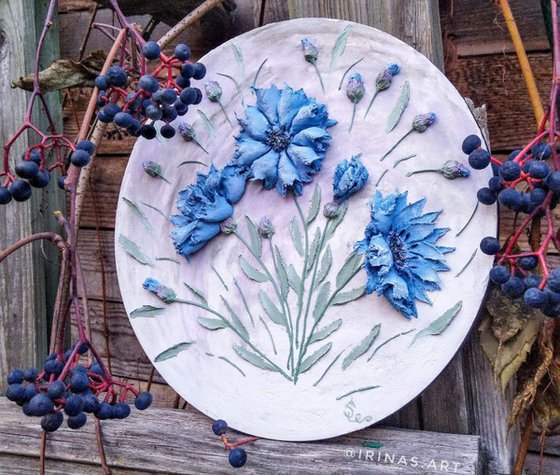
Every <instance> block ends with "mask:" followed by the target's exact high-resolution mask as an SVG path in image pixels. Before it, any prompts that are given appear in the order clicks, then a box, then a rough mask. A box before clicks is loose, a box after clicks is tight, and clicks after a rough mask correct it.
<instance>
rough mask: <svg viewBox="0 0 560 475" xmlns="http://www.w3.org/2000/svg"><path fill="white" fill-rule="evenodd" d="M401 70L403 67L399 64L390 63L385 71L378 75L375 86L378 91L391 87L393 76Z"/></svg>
mask: <svg viewBox="0 0 560 475" xmlns="http://www.w3.org/2000/svg"><path fill="white" fill-rule="evenodd" d="M400 70H401V68H400V67H399V65H398V64H388V65H387V67H386V68H385V69H384V70H383V72H381V73H379V75H378V76H377V79H376V80H375V88H376V89H377V90H378V91H384V90H385V89H389V88H390V87H391V81H392V80H393V76H396V75H397V74H399V72H400Z"/></svg>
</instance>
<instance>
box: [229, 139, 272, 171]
mask: <svg viewBox="0 0 560 475" xmlns="http://www.w3.org/2000/svg"><path fill="white" fill-rule="evenodd" d="M270 148H271V147H270V146H268V145H266V144H264V143H263V142H258V141H256V140H253V139H251V138H250V137H249V136H246V137H240V138H238V140H237V150H236V151H235V152H234V154H233V158H234V160H233V163H234V164H235V165H238V166H239V167H241V168H246V167H250V166H251V164H252V163H253V162H254V161H255V160H256V159H258V158H260V157H262V156H263V155H265V154H266V153H268V152H269V151H270Z"/></svg>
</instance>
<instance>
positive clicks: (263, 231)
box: [257, 216, 275, 239]
mask: <svg viewBox="0 0 560 475" xmlns="http://www.w3.org/2000/svg"><path fill="white" fill-rule="evenodd" d="M257 229H258V231H259V234H260V235H261V237H262V238H263V239H270V238H271V237H272V235H273V234H274V231H275V229H274V225H273V224H272V221H270V219H268V217H267V216H263V217H262V218H261V220H260V222H259V225H258V226H257Z"/></svg>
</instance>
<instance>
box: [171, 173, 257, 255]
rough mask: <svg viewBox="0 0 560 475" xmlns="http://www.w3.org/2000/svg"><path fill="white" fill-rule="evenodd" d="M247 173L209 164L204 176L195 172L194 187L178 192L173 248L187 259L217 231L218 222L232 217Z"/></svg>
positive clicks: (244, 185)
mask: <svg viewBox="0 0 560 475" xmlns="http://www.w3.org/2000/svg"><path fill="white" fill-rule="evenodd" d="M246 180H247V173H246V172H245V173H243V172H241V171H240V170H239V169H238V168H237V167H235V166H233V165H228V166H226V167H225V168H223V169H222V170H218V169H216V168H214V166H213V165H212V166H211V167H210V171H209V172H208V174H207V175H204V174H202V173H199V174H198V176H197V181H196V183H195V184H192V185H189V186H187V187H186V188H185V189H184V190H183V191H180V192H179V199H178V200H177V208H178V210H179V211H180V212H181V214H180V215H176V216H172V217H171V222H172V223H173V224H174V225H175V227H176V229H175V231H173V232H172V233H171V238H172V239H173V242H174V244H175V249H176V250H177V252H178V253H179V254H182V255H184V256H185V257H187V258H188V257H189V256H190V255H191V254H193V253H195V252H196V251H198V250H199V249H201V248H202V247H203V246H204V245H205V244H206V243H207V242H208V241H209V240H210V239H212V238H213V237H214V236H216V235H218V234H219V233H220V231H221V228H220V223H222V222H223V221H225V220H226V219H227V218H229V217H230V216H232V215H233V206H232V205H234V204H235V203H237V202H238V201H239V200H240V199H241V197H242V196H243V193H244V192H245V187H246Z"/></svg>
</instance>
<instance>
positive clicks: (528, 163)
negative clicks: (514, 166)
mask: <svg viewBox="0 0 560 475" xmlns="http://www.w3.org/2000/svg"><path fill="white" fill-rule="evenodd" d="M533 163H535V160H533V159H529V160H527V161H526V162H525V163H524V164H523V171H524V172H525V173H529V171H530V170H531V165H533Z"/></svg>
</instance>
